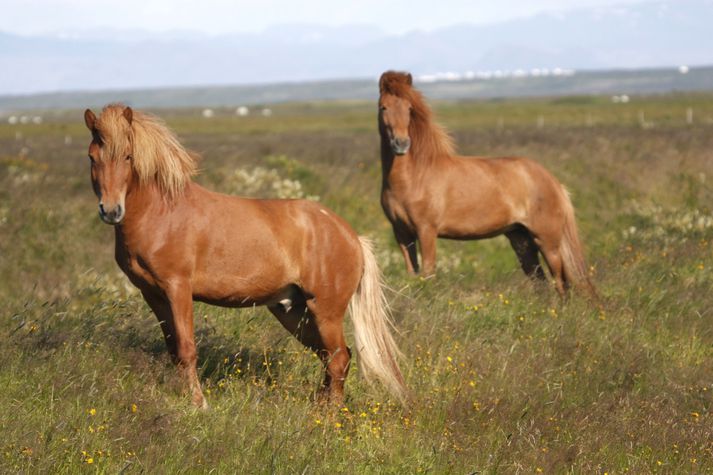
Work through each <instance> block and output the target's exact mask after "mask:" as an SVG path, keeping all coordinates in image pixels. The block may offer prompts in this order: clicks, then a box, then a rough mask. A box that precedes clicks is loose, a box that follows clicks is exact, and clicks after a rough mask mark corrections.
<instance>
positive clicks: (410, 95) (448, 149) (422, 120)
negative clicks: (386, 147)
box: [379, 71, 455, 158]
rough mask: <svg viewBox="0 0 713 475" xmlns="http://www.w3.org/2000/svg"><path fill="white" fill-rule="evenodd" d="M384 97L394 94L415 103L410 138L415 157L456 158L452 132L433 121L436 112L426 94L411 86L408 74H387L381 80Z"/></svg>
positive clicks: (413, 104)
mask: <svg viewBox="0 0 713 475" xmlns="http://www.w3.org/2000/svg"><path fill="white" fill-rule="evenodd" d="M379 90H380V93H381V95H382V96H383V95H384V94H390V95H392V96H396V97H398V98H400V99H404V100H406V101H408V102H409V104H411V123H410V125H409V136H410V137H411V142H412V145H411V147H412V150H413V151H414V153H415V154H418V155H423V156H426V157H434V158H435V157H437V156H440V155H454V154H455V147H454V145H453V139H452V138H451V136H450V135H449V133H448V131H447V130H446V129H444V128H443V127H442V126H440V125H439V124H437V123H436V122H435V121H434V120H433V112H432V111H431V108H430V107H429V105H428V103H427V102H426V99H425V98H424V97H423V94H422V93H421V92H420V91H419V90H418V89H416V88H414V87H413V85H412V84H411V79H410V76H409V75H408V74H406V73H400V72H395V71H387V72H385V73H384V74H382V76H381V79H380V80H379Z"/></svg>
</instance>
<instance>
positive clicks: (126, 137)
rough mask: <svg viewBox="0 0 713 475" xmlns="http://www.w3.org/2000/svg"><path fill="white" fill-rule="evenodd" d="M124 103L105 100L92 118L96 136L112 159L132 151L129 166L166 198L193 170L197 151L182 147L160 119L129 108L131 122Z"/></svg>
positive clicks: (120, 157) (186, 180) (181, 184)
mask: <svg viewBox="0 0 713 475" xmlns="http://www.w3.org/2000/svg"><path fill="white" fill-rule="evenodd" d="M124 109H125V106H124V105H122V104H109V105H108V106H106V107H104V109H103V110H102V113H101V115H100V116H99V118H98V119H97V121H96V129H97V133H98V136H99V138H100V140H101V142H102V144H103V147H104V148H105V149H107V151H108V152H109V154H110V157H111V158H112V159H114V160H117V159H123V158H125V154H126V153H127V151H128V152H129V153H131V155H132V166H133V168H134V170H135V171H136V174H137V175H138V177H139V180H140V182H141V183H142V184H147V183H151V182H154V183H156V184H157V185H158V188H159V189H160V190H161V191H162V192H163V193H164V195H166V196H167V197H169V198H173V197H175V196H177V195H178V194H180V193H181V191H183V188H184V187H185V185H186V183H187V182H188V181H189V180H190V179H191V176H193V175H194V174H195V173H196V161H197V155H195V154H193V153H191V152H189V151H188V150H186V149H185V148H184V147H183V145H181V143H180V142H179V141H178V138H177V137H176V135H175V134H174V133H173V132H172V131H171V130H170V129H169V128H168V127H167V126H166V125H165V124H164V122H163V121H162V120H161V119H159V118H158V117H155V116H153V115H150V114H146V113H143V112H138V111H133V117H132V119H131V124H129V121H128V120H127V119H126V117H125V116H124V114H123V112H124Z"/></svg>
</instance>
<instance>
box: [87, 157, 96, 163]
mask: <svg viewBox="0 0 713 475" xmlns="http://www.w3.org/2000/svg"><path fill="white" fill-rule="evenodd" d="M87 157H89V161H90V162H92V163H94V158H93V157H92V156H91V155H87Z"/></svg>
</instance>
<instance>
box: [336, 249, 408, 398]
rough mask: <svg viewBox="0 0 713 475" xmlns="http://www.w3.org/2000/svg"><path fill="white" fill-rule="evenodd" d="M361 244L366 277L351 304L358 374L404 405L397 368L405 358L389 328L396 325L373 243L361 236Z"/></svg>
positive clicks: (401, 377) (404, 392)
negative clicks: (402, 358)
mask: <svg viewBox="0 0 713 475" xmlns="http://www.w3.org/2000/svg"><path fill="white" fill-rule="evenodd" d="M359 242H360V244H361V250H362V255H363V256H364V273H363V274H362V277H361V281H360V282H359V287H358V288H357V291H356V292H355V293H354V296H352V299H351V301H350V302H349V312H350V314H351V316H352V321H353V322H354V339H355V340H356V350H357V355H358V360H357V361H358V363H359V371H360V373H361V374H363V375H364V377H365V378H366V380H367V381H368V382H370V383H371V382H373V380H374V379H378V380H379V381H380V382H381V383H383V384H384V386H386V387H387V388H388V390H389V391H390V392H391V393H392V394H393V395H394V396H396V397H397V398H399V400H401V401H404V400H405V398H406V394H407V389H406V385H405V383H404V378H403V376H402V375H401V370H400V369H399V365H398V359H399V358H401V357H402V354H401V352H400V351H399V349H398V347H397V346H396V342H395V341H394V338H393V336H392V335H391V331H390V328H389V327H393V323H392V321H391V315H390V312H389V305H388V303H387V301H386V296H385V295H384V283H383V277H382V274H381V270H380V269H379V266H378V264H377V263H376V258H375V257H374V251H373V249H372V243H371V241H370V240H369V239H368V238H365V237H362V236H360V237H359Z"/></svg>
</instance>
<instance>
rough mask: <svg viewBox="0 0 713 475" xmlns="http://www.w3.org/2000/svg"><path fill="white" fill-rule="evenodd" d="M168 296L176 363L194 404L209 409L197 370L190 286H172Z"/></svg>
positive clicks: (186, 284)
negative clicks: (186, 383)
mask: <svg viewBox="0 0 713 475" xmlns="http://www.w3.org/2000/svg"><path fill="white" fill-rule="evenodd" d="M166 294H167V297H168V301H169V303H170V307H171V314H172V317H173V318H172V319H171V320H172V327H173V329H174V332H173V333H174V335H173V336H174V337H175V346H176V355H175V360H176V363H177V364H178V368H179V370H180V372H181V373H182V375H183V378H184V380H186V381H187V382H188V387H189V389H190V391H191V400H192V402H193V404H194V405H195V406H197V407H199V408H201V409H207V408H208V404H207V403H206V400H205V398H204V397H203V391H201V384H200V381H199V379H198V372H197V370H196V364H197V361H198V353H197V352H196V341H195V335H194V332H193V295H192V292H191V287H190V284H188V283H187V282H185V283H183V282H182V283H178V284H175V285H172V286H171V288H170V289H169V291H168V292H167V293H166Z"/></svg>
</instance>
